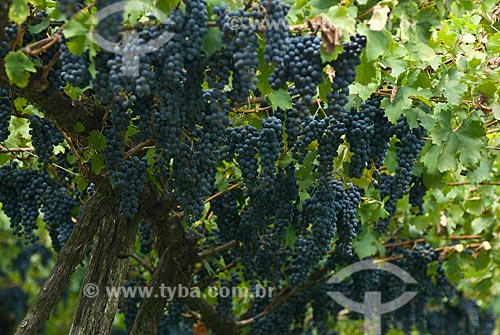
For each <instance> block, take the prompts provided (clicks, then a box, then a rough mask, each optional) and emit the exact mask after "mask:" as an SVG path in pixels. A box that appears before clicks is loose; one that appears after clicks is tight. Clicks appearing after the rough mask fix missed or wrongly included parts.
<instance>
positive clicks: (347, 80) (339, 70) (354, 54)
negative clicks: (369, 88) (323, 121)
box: [328, 35, 366, 119]
mask: <svg viewBox="0 0 500 335" xmlns="http://www.w3.org/2000/svg"><path fill="white" fill-rule="evenodd" d="M350 39H351V40H350V42H349V43H344V45H343V46H344V51H343V52H342V53H341V54H340V55H339V56H338V58H337V59H336V60H334V61H332V62H331V63H330V65H331V66H332V67H333V70H334V71H335V77H334V78H333V81H332V92H330V93H329V94H328V111H329V112H330V113H331V114H333V115H334V116H335V117H337V118H338V119H342V118H343V114H344V112H345V111H344V106H345V105H346V104H347V100H348V96H349V85H351V84H352V83H353V82H354V81H355V80H356V66H357V65H359V64H361V59H360V55H361V52H362V51H363V48H364V47H365V46H366V37H365V36H361V35H356V36H351V38H350Z"/></svg>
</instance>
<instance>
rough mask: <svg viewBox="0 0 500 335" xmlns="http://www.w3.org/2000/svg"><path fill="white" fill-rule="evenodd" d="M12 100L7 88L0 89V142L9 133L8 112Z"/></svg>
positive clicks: (9, 111)
mask: <svg viewBox="0 0 500 335" xmlns="http://www.w3.org/2000/svg"><path fill="white" fill-rule="evenodd" d="M11 111H12V102H11V100H10V97H9V90H8V89H7V88H1V89H0V143H1V142H3V141H5V140H6V139H7V138H8V137H9V135H10V130H9V124H10V113H11Z"/></svg>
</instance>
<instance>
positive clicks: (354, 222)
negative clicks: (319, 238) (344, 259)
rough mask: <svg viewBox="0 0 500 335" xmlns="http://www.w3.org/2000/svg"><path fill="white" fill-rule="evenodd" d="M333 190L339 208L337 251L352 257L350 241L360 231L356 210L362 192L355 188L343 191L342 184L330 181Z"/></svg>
mask: <svg viewBox="0 0 500 335" xmlns="http://www.w3.org/2000/svg"><path fill="white" fill-rule="evenodd" d="M331 187H332V188H333V189H335V201H336V203H337V204H338V205H339V207H340V211H339V212H338V213H337V235H338V239H337V242H336V244H337V249H336V250H339V251H340V252H342V253H343V254H346V255H349V256H353V252H352V241H353V239H354V238H356V235H357V233H358V231H359V229H360V224H359V222H358V218H357V217H356V209H357V208H358V206H359V203H360V201H361V195H362V190H361V189H360V188H358V187H356V186H351V187H349V188H348V189H344V187H343V186H342V182H340V181H332V182H331Z"/></svg>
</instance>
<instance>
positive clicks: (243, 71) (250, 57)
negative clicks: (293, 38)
mask: <svg viewBox="0 0 500 335" xmlns="http://www.w3.org/2000/svg"><path fill="white" fill-rule="evenodd" d="M213 12H214V13H215V14H216V15H217V23H218V25H219V27H220V29H221V41H222V43H223V44H224V47H225V48H227V49H228V50H227V51H228V53H230V54H232V55H233V57H232V64H231V68H232V70H233V71H234V72H233V81H232V91H231V93H230V98H231V100H232V101H233V102H235V103H238V102H245V101H246V100H247V98H248V96H249V94H250V93H252V92H256V90H257V86H256V84H257V78H256V77H255V73H256V71H257V67H258V65H259V60H258V55H257V49H258V47H259V41H258V38H257V34H256V33H257V32H256V31H255V30H254V29H253V27H252V24H251V22H252V20H253V19H257V20H258V19H261V18H262V13H259V12H258V11H256V10H255V9H254V11H252V12H250V13H249V12H244V11H243V10H237V11H235V12H229V11H228V10H227V6H226V5H225V4H224V3H222V4H220V5H219V7H217V8H214V10H213Z"/></svg>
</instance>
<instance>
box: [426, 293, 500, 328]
mask: <svg viewBox="0 0 500 335" xmlns="http://www.w3.org/2000/svg"><path fill="white" fill-rule="evenodd" d="M426 321H427V325H428V327H427V328H428V332H429V334H431V335H440V334H458V335H468V334H477V335H493V334H494V331H495V328H496V322H497V316H496V315H495V314H494V313H493V311H492V310H487V309H482V308H479V306H478V305H477V303H476V302H475V301H474V300H471V299H467V298H465V297H463V296H461V297H460V298H459V299H458V301H457V302H454V303H450V302H449V303H446V304H445V305H444V307H443V308H442V309H439V310H433V311H429V312H428V314H427V316H426Z"/></svg>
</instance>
